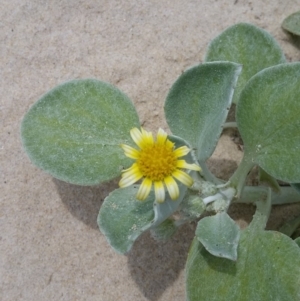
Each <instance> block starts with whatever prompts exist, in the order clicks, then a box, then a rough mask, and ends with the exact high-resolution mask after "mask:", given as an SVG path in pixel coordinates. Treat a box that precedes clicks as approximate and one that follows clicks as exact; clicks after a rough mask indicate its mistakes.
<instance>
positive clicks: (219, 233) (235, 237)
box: [196, 212, 240, 261]
mask: <svg viewBox="0 0 300 301" xmlns="http://www.w3.org/2000/svg"><path fill="white" fill-rule="evenodd" d="M196 237H197V239H198V240H199V241H200V242H201V243H202V245H203V246H204V247H205V249H206V250H207V251H208V252H209V253H211V254H212V255H215V256H217V257H223V258H227V259H230V260H234V261H235V260H237V248H238V243H239V238H240V229H239V227H238V225H237V224H236V223H235V222H234V221H233V220H232V219H231V218H230V217H229V215H228V214H227V213H226V212H222V213H218V214H216V215H214V216H208V217H204V218H203V219H201V220H200V221H199V222H198V226H197V229H196Z"/></svg>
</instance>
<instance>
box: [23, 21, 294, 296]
mask: <svg viewBox="0 0 300 301" xmlns="http://www.w3.org/2000/svg"><path fill="white" fill-rule="evenodd" d="M291 20H292V21H285V22H284V24H283V27H284V28H288V26H289V25H290V24H292V26H293V28H294V26H295V24H296V23H297V19H296V17H295V16H294V17H293V18H292V19H291ZM292 30H294V29H292ZM292 30H290V31H292ZM292 32H293V31H292ZM232 101H233V102H235V103H236V104H237V106H236V122H230V123H226V118H227V113H228V111H229V109H230V106H231V104H232ZM164 109H165V115H166V119H167V122H168V125H169V127H170V130H171V131H172V134H174V135H176V136H173V135H169V136H168V135H167V133H166V132H165V131H163V130H162V129H160V130H159V132H158V133H159V134H157V135H156V136H154V135H152V133H150V132H149V131H147V130H145V129H143V128H140V125H139V119H138V116H137V113H136V110H135V108H134V106H133V104H132V102H131V100H129V99H128V97H127V96H126V95H125V94H124V93H122V92H121V91H119V90H118V89H117V88H116V87H113V86H112V85H110V84H108V83H104V82H101V81H98V80H94V79H85V80H74V81H71V82H67V83H65V84H62V85H60V86H58V87H56V88H54V89H53V90H51V91H50V92H48V93H47V94H45V95H44V96H42V98H41V99H40V100H38V101H37V102H36V103H35V104H34V105H33V106H32V107H31V108H30V110H29V111H28V113H27V114H26V115H25V117H24V119H23V122H22V127H21V136H22V142H23V146H24V149H25V151H26V152H27V154H28V156H29V158H30V159H31V160H32V162H33V163H35V164H36V165H37V166H38V167H40V168H41V169H43V170H45V171H46V172H48V173H50V174H51V175H52V176H54V177H56V178H58V179H61V180H64V181H67V182H71V183H75V184H79V185H94V184H99V183H101V182H104V181H107V180H110V179H113V178H115V177H118V176H120V175H121V174H122V178H121V181H120V183H119V185H120V187H124V188H119V189H116V190H114V191H113V192H111V193H110V194H109V195H108V196H107V197H106V198H105V200H104V202H103V204H102V206H101V209H100V212H99V215H98V220H97V222H98V225H99V228H100V230H101V232H102V233H103V234H104V235H105V236H106V238H107V241H108V243H109V244H110V245H111V246H112V248H113V249H114V250H115V251H117V252H119V253H121V254H124V253H127V252H129V251H130V249H131V248H132V246H133V244H134V242H135V240H136V239H137V238H138V237H139V236H140V235H141V234H142V233H144V232H145V231H151V233H152V236H153V237H154V238H155V239H158V240H166V239H169V238H171V237H172V235H173V234H174V233H175V232H176V231H177V229H178V228H179V227H180V226H181V225H183V224H185V223H187V222H191V221H193V222H197V223H198V225H197V229H196V233H195V238H194V241H193V243H192V246H191V249H190V251H189V254H188V260H187V265H186V292H187V300H189V301H202V300H212V301H213V300H215V301H222V300H226V301H230V300H245V301H248V300H249V301H252V300H263V301H273V300H284V301H295V300H300V286H299V280H300V269H299V265H300V248H299V245H300V240H299V237H297V236H299V224H300V217H299V213H295V216H294V217H292V218H291V219H290V220H289V221H287V222H286V223H284V224H283V225H282V226H281V228H280V229H279V231H281V232H282V233H280V232H276V231H265V227H266V223H267V221H268V218H269V214H270V211H271V206H272V205H280V204H287V203H297V202H299V201H300V194H299V191H300V184H299V183H300V156H299V155H300V63H285V58H284V55H283V53H282V51H281V49H280V47H279V46H278V44H277V42H276V41H275V40H274V39H273V38H272V37H271V36H270V34H268V33H267V32H265V31H264V30H262V29H259V28H257V27H255V26H254V25H250V24H245V23H241V24H237V25H234V26H232V27H230V28H228V29H226V30H225V31H224V32H223V33H221V34H220V35H219V36H218V37H216V38H215V39H214V40H213V41H212V42H211V44H210V45H209V48H208V51H207V53H206V57H205V62H204V63H203V64H200V65H197V66H194V67H192V68H190V69H188V70H186V71H185V72H183V73H182V74H181V75H180V76H179V77H178V79H177V80H176V81H175V83H174V84H173V85H172V87H171V88H170V91H169V93H168V95H167V98H166V100H165V105H164ZM228 127H237V130H238V131H239V132H240V135H241V137H242V140H243V149H244V156H243V159H242V161H241V162H240V164H239V165H238V167H237V169H236V170H235V172H234V173H233V175H232V176H231V177H230V178H229V179H227V181H224V179H223V180H221V179H218V178H217V177H216V176H215V175H213V174H212V173H211V172H210V171H209V169H208V168H207V166H206V161H207V159H209V157H211V155H212V153H213V151H214V149H215V147H216V145H217V142H218V139H219V137H220V135H221V134H222V130H223V129H224V128H228ZM153 137H155V138H153ZM131 145H135V146H134V147H132V146H131ZM123 150H124V151H123ZM198 164H199V165H200V166H201V167H202V170H201V171H199V169H200V168H199V165H198ZM254 166H258V168H257V169H258V171H259V175H258V177H257V179H258V186H245V183H246V178H247V175H248V173H249V171H250V170H251V169H252V168H253V167H254ZM124 169H125V170H124ZM277 179H279V180H281V181H284V182H287V183H291V185H290V186H284V187H281V186H280V185H279V184H280V183H282V182H278V181H277ZM261 184H263V185H261ZM286 185H288V184H286ZM153 187H154V188H153ZM138 192H139V193H138ZM137 194H139V199H141V200H144V201H137ZM170 195H171V196H172V198H173V200H172V199H171V197H170ZM233 202H236V203H238V202H241V203H251V204H255V205H256V207H257V212H256V214H255V216H254V218H253V221H252V222H251V224H250V226H248V227H247V228H246V229H244V230H241V229H240V228H239V226H238V225H237V224H236V223H235V221H234V220H232V219H231V218H230V216H229V215H228V213H227V210H228V208H229V207H230V205H231V204H232V203H233ZM204 216H205V217H204ZM201 217H202V219H201ZM199 219H200V220H199ZM288 236H291V237H292V238H293V239H294V240H292V239H291V238H290V237H288ZM153 264H155V262H154V263H153Z"/></svg>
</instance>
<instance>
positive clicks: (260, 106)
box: [236, 63, 300, 183]
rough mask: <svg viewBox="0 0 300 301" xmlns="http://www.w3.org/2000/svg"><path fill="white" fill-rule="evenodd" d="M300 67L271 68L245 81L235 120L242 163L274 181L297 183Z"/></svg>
mask: <svg viewBox="0 0 300 301" xmlns="http://www.w3.org/2000/svg"><path fill="white" fill-rule="evenodd" d="M299 95H300V63H289V64H281V65H277V66H273V67H270V68H267V69H264V70H263V71H261V72H259V73H258V74H256V75H255V76H253V77H252V78H251V80H249V82H248V84H247V85H246V87H245V89H244V90H243V91H242V93H241V98H240V101H239V103H238V105H237V110H236V118H237V124H238V128H239V130H240V133H241V136H242V139H243V141H244V151H245V159H246V160H248V161H249V162H250V161H251V162H253V163H254V164H257V165H259V166H260V167H261V168H263V169H264V170H265V171H266V172H267V173H268V174H270V175H271V176H273V177H274V178H276V179H280V180H282V181H286V182H289V183H298V182H300V156H299V152H300V131H299V129H300V118H299V116H300V101H299V100H300V98H299V97H300V96H299Z"/></svg>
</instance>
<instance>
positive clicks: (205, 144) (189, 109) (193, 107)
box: [165, 62, 241, 162]
mask: <svg viewBox="0 0 300 301" xmlns="http://www.w3.org/2000/svg"><path fill="white" fill-rule="evenodd" d="M240 71H241V66H240V65H238V64H235V63H231V62H213V63H204V64H201V65H198V66H195V67H192V68H190V69H188V70H187V71H185V72H184V73H183V74H182V75H181V76H180V77H179V78H178V79H177V80H176V82H175V83H174V84H173V86H172V88H171V89H170V91H169V94H168V95H167V98H166V101H165V115H166V119H167V122H168V125H169V126H170V129H171V131H172V133H173V134H174V135H177V136H179V137H182V138H183V139H185V140H186V141H187V142H188V143H189V144H190V145H191V146H192V147H193V148H195V152H196V155H197V159H198V160H199V161H200V162H204V161H205V160H206V159H207V158H209V157H210V156H211V154H212V153H213V151H214V149H215V147H216V144H217V141H218V139H219V136H220V134H221V132H222V126H223V123H224V122H225V120H226V117H227V113H228V110H229V108H230V105H231V100H232V95H233V90H234V87H235V85H236V81H237V78H238V75H239V73H240Z"/></svg>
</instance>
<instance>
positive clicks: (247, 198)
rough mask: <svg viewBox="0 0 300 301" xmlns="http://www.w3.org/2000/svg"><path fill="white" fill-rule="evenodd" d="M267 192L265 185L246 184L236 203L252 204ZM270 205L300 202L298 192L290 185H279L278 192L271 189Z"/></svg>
mask: <svg viewBox="0 0 300 301" xmlns="http://www.w3.org/2000/svg"><path fill="white" fill-rule="evenodd" d="M267 192H268V188H267V187H265V186H246V187H245V188H244V190H243V193H242V195H241V197H240V198H239V199H238V200H235V202H236V203H246V204H253V203H255V202H256V201H257V200H260V199H261V198H263V197H264V196H265V195H266V194H267ZM271 201H272V205H283V204H294V203H299V202H300V194H299V193H298V192H297V191H296V190H295V189H293V188H292V187H285V186H283V187H280V193H275V192H273V191H272V200H271Z"/></svg>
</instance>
